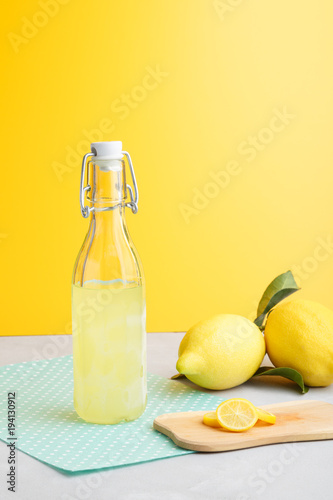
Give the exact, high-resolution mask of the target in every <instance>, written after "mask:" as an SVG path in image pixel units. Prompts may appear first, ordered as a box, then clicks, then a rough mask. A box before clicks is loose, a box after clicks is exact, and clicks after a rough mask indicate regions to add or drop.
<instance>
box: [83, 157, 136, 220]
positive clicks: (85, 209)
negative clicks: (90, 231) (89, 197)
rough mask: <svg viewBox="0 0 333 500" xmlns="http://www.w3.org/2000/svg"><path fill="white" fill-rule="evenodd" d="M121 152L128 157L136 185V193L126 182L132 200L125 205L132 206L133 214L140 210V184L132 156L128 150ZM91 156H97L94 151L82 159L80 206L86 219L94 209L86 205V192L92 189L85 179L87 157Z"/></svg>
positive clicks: (134, 184) (134, 185)
mask: <svg viewBox="0 0 333 500" xmlns="http://www.w3.org/2000/svg"><path fill="white" fill-rule="evenodd" d="M121 154H123V155H125V156H126V158H127V162H128V165H129V168H130V171H131V177H132V182H133V187H134V194H133V189H132V187H131V186H130V185H129V184H126V189H127V190H128V192H129V195H130V199H131V201H129V202H127V203H125V207H130V208H131V210H132V212H133V214H136V213H137V212H138V201H139V191H138V185H137V182H136V178H135V173H134V168H133V163H132V160H131V157H130V155H129V153H128V152H127V151H122V152H121ZM91 156H95V155H94V153H87V154H85V155H84V157H83V159H82V167H81V181H80V208H81V214H82V216H83V217H84V218H85V219H86V218H88V217H89V215H90V212H92V211H93V210H94V208H90V207H88V206H87V205H84V196H85V193H86V192H88V191H90V190H91V186H89V184H88V185H87V186H84V179H85V175H86V167H87V159H88V158H90V157H91ZM112 208H113V207H110V208H108V209H106V210H112Z"/></svg>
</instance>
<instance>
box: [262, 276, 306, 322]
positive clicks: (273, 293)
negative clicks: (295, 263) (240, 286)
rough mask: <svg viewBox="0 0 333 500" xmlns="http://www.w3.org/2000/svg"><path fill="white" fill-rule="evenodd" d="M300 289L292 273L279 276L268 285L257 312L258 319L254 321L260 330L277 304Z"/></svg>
mask: <svg viewBox="0 0 333 500" xmlns="http://www.w3.org/2000/svg"><path fill="white" fill-rule="evenodd" d="M299 289H300V287H299V286H298V285H297V283H296V281H295V278H294V276H293V273H292V272H291V271H287V272H286V273H283V274H280V275H279V276H277V278H275V279H274V280H273V281H272V282H271V283H270V285H268V287H267V288H266V290H265V292H264V294H263V296H262V297H261V299H260V302H259V305H258V310H257V316H258V317H257V318H256V319H255V320H254V323H255V324H256V325H257V326H259V328H260V327H262V326H263V323H264V320H265V317H266V315H267V313H269V311H270V310H271V309H272V308H273V307H274V306H276V304H278V303H279V302H281V300H283V299H285V298H286V297H288V296H289V295H291V294H292V293H295V292H297V290H299Z"/></svg>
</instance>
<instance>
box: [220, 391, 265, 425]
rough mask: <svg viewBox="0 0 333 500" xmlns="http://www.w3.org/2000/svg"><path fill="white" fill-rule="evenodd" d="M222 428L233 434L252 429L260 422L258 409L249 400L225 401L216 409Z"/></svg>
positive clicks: (235, 399)
mask: <svg viewBox="0 0 333 500" xmlns="http://www.w3.org/2000/svg"><path fill="white" fill-rule="evenodd" d="M216 418H217V420H218V422H219V424H220V426H221V427H223V428H224V429H227V430H228V431H233V432H244V431H247V430H248V429H251V427H253V426H254V425H255V423H256V422H257V420H258V414H257V410H256V407H255V406H254V405H253V404H252V403H251V402H250V401H248V400H247V399H242V398H234V399H227V400H226V401H223V403H221V404H220V405H219V406H218V407H217V409H216Z"/></svg>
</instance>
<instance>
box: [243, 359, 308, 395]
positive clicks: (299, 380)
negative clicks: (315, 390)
mask: <svg viewBox="0 0 333 500" xmlns="http://www.w3.org/2000/svg"><path fill="white" fill-rule="evenodd" d="M259 375H276V376H279V377H284V378H287V379H288V380H292V381H293V382H296V384H297V385H299V387H300V388H301V389H302V394H305V393H306V392H308V390H309V388H308V387H307V386H306V385H305V384H304V380H303V377H302V375H301V374H300V372H298V371H297V370H294V369H293V368H287V367H281V368H272V367H271V366H261V367H260V368H259V369H258V370H257V371H256V373H255V374H254V375H253V376H254V377H257V376H259Z"/></svg>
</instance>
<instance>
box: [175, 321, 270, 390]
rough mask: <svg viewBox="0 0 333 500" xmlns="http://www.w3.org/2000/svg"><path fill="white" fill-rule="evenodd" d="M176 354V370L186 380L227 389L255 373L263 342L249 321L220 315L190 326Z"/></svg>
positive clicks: (204, 385)
mask: <svg viewBox="0 0 333 500" xmlns="http://www.w3.org/2000/svg"><path fill="white" fill-rule="evenodd" d="M178 355H179V359H178V361H177V365H176V366H177V370H178V371H179V373H183V374H184V375H186V377H187V378H188V379H189V380H191V381H192V382H194V383H195V384H197V385H200V386H201V387H205V388H207V389H216V390H221V389H229V388H230V387H235V386H236V385H239V384H242V383H243V382H246V381H247V380H248V379H249V378H251V377H252V375H253V374H254V373H255V372H256V370H257V369H258V368H259V366H260V363H261V361H262V360H263V357H264V355H265V341H264V337H263V335H262V333H261V331H260V330H259V328H258V327H257V326H256V325H255V324H254V323H252V322H251V321H250V320H248V319H246V318H243V317H242V316H236V315H234V314H220V315H218V316H214V317H213V318H211V319H208V320H205V321H201V322H200V323H198V324H196V325H195V326H193V327H192V328H191V329H190V330H189V331H188V332H187V333H186V334H185V336H184V338H183V340H182V341H181V343H180V346H179V351H178Z"/></svg>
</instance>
